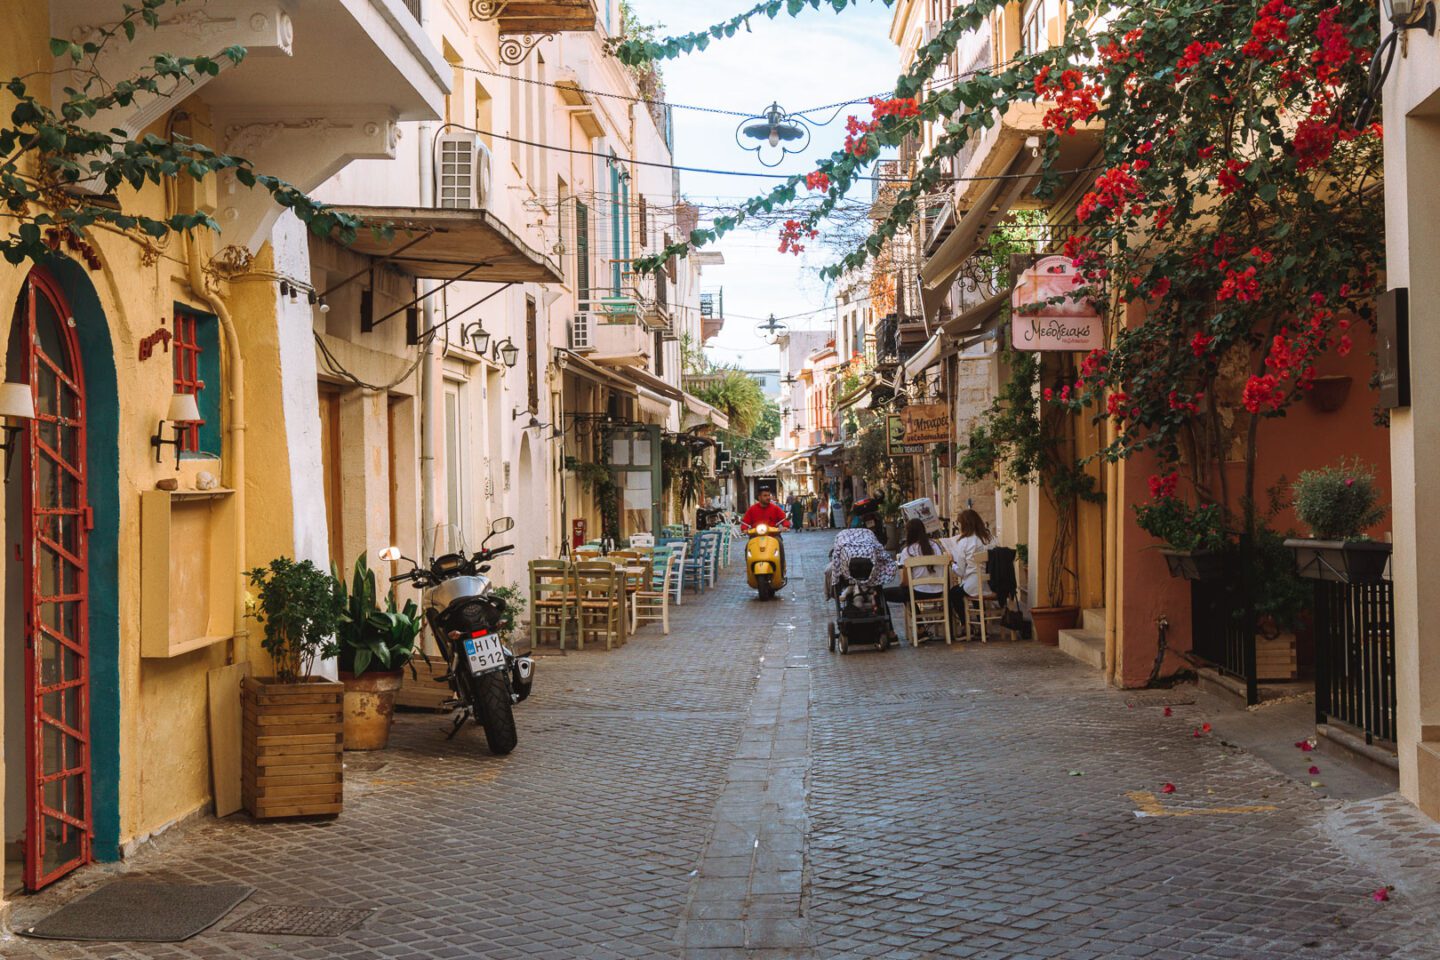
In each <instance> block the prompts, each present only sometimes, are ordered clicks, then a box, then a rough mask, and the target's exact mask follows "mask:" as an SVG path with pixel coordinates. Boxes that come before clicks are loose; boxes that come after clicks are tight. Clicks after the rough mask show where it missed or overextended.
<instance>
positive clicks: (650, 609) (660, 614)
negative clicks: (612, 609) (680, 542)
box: [630, 553, 676, 637]
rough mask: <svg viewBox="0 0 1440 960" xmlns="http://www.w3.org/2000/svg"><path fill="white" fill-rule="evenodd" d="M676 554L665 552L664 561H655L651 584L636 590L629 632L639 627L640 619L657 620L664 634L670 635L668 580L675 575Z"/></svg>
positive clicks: (631, 609)
mask: <svg viewBox="0 0 1440 960" xmlns="http://www.w3.org/2000/svg"><path fill="white" fill-rule="evenodd" d="M675 557H676V555H675V554H674V553H670V554H666V556H665V558H664V561H663V562H661V561H660V560H658V559H657V560H656V561H655V568H654V578H653V580H652V581H651V585H650V586H649V587H648V588H647V589H645V590H640V591H638V592H637V593H636V594H635V596H634V598H633V605H632V606H631V608H630V632H631V633H634V632H635V631H636V630H638V629H639V628H640V621H642V620H659V621H660V624H661V626H662V627H663V628H664V631H665V636H667V637H668V636H670V581H671V579H672V578H673V577H674V576H675V570H676V563H675Z"/></svg>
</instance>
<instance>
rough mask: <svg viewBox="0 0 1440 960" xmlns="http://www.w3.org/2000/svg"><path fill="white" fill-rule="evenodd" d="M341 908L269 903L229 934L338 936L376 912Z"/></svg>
mask: <svg viewBox="0 0 1440 960" xmlns="http://www.w3.org/2000/svg"><path fill="white" fill-rule="evenodd" d="M374 912H375V911H374V910H354V909H345V908H342V907H294V906H287V905H285V904H278V903H276V904H266V905H264V906H262V907H259V908H257V909H256V910H255V911H254V912H252V913H249V914H247V915H245V916H243V917H241V918H240V919H239V920H236V921H235V922H234V923H232V924H230V926H228V927H226V928H225V932H226V933H267V934H272V935H278V936H283V937H338V936H340V935H341V934H343V933H348V932H349V931H351V930H354V929H355V928H356V927H358V926H360V924H362V923H364V922H365V921H366V920H368V919H369V918H370V915H371V914H372V913H374Z"/></svg>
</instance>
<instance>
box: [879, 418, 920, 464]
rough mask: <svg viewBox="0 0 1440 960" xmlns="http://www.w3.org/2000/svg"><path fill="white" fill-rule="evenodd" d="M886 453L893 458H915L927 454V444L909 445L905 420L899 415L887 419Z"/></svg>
mask: <svg viewBox="0 0 1440 960" xmlns="http://www.w3.org/2000/svg"><path fill="white" fill-rule="evenodd" d="M885 427H886V431H885V453H886V454H887V455H889V456H892V457H914V456H918V455H920V454H922V453H924V452H925V444H923V443H908V442H906V441H907V440H908V439H909V438H908V437H906V435H905V419H904V418H903V417H902V416H901V415H900V414H898V413H892V414H889V415H888V416H887V417H886V418H885Z"/></svg>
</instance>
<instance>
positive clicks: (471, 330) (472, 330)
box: [460, 320, 490, 354]
mask: <svg viewBox="0 0 1440 960" xmlns="http://www.w3.org/2000/svg"><path fill="white" fill-rule="evenodd" d="M466 340H469V341H470V342H471V343H473V344H474V345H475V346H474V350H475V352H476V353H479V354H483V353H485V351H486V350H489V349H490V331H489V330H486V329H485V324H484V322H483V321H480V320H476V321H475V322H474V323H467V324H466V325H465V326H463V327H461V328H460V346H462V347H463V346H465V341H466Z"/></svg>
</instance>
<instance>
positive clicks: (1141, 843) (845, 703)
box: [0, 532, 1440, 960]
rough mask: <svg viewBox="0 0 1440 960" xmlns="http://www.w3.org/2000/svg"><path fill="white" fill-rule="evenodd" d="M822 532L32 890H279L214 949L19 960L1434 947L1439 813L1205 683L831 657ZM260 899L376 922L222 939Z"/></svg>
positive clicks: (886, 657)
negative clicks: (1150, 685)
mask: <svg viewBox="0 0 1440 960" xmlns="http://www.w3.org/2000/svg"><path fill="white" fill-rule="evenodd" d="M829 542H830V534H829V533H828V532H815V533H807V534H801V535H798V536H793V537H791V539H790V545H789V555H790V558H791V563H792V566H793V567H794V568H796V570H795V573H796V575H795V576H793V577H792V580H791V582H790V584H789V586H788V587H787V588H786V589H785V590H784V591H783V592H782V594H781V595H780V599H778V600H777V601H775V602H773V603H768V604H762V603H759V602H756V601H755V600H754V598H753V594H752V593H751V592H750V591H748V590H747V588H746V587H745V584H744V578H743V574H742V571H741V569H740V565H739V564H738V563H736V564H732V565H731V566H730V567H729V568H727V569H726V570H725V571H724V573H723V576H722V579H721V583H720V585H719V586H718V588H717V589H715V590H713V591H711V592H709V593H707V594H705V595H703V596H700V597H693V596H692V595H687V596H686V598H685V602H684V605H683V606H681V607H679V608H678V609H675V610H673V611H672V612H673V614H674V616H673V620H672V628H671V630H672V632H671V635H670V636H669V637H665V636H662V635H661V633H660V630H659V628H658V626H651V627H648V628H646V629H645V630H642V631H641V633H640V635H639V636H638V637H637V638H635V639H634V640H632V642H631V643H629V644H628V645H627V646H626V647H624V648H623V649H620V650H617V651H612V652H609V653H606V652H604V651H599V652H592V651H589V650H587V651H585V652H584V653H580V654H577V653H574V652H570V653H567V654H566V655H564V656H559V655H548V656H544V657H543V658H542V659H541V661H540V665H539V669H538V671H537V680H536V685H535V695H534V697H533V698H532V699H531V700H530V701H529V702H527V703H526V704H524V705H523V706H522V707H520V708H519V710H518V712H517V717H518V722H519V725H520V746H519V748H518V749H517V750H516V752H515V753H514V754H513V755H511V756H509V757H506V758H495V757H492V756H490V754H489V753H488V751H487V750H486V748H485V745H484V739H483V736H482V734H481V733H480V732H479V731H478V730H476V729H473V728H470V729H467V730H466V731H465V732H464V733H462V734H461V735H460V736H459V737H457V738H456V740H454V741H451V742H447V741H446V740H445V739H444V736H443V733H444V726H445V720H444V718H443V717H436V716H422V715H414V714H409V715H405V716H403V717H402V718H401V719H400V721H399V722H398V724H397V730H396V736H395V738H394V741H393V742H392V746H391V748H390V749H389V750H387V751H384V752H381V753H376V754H371V755H364V754H350V755H349V766H348V769H347V773H346V796H345V813H344V814H343V815H342V816H340V817H339V818H338V819H336V820H333V821H318V822H316V821H311V822H297V823H266V824H255V823H253V822H250V821H249V820H248V819H247V818H246V817H245V816H244V815H243V814H242V815H238V816H235V817H232V818H230V819H229V820H226V821H215V820H212V819H208V818H200V819H196V820H193V821H191V822H190V823H188V824H184V825H182V826H181V827H179V828H176V829H174V830H172V831H170V832H168V833H166V834H164V835H162V836H160V837H158V838H157V839H155V840H154V841H153V842H151V843H149V844H147V845H145V846H143V847H142V848H141V850H140V852H139V853H138V855H136V856H135V857H134V858H133V859H131V860H130V861H128V862H126V863H124V864H117V865H110V866H100V867H94V868H91V869H88V870H85V871H82V872H81V874H79V875H78V876H77V877H75V878H73V879H72V880H70V881H67V882H64V883H62V884H60V885H59V886H58V887H57V888H55V889H52V890H49V891H46V892H45V893H44V894H42V895H40V896H37V897H33V898H22V899H20V900H17V901H16V902H15V903H14V904H13V912H12V926H13V927H15V928H21V929H23V928H24V927H25V926H26V925H27V923H29V922H33V921H34V920H36V919H38V918H40V917H42V916H44V915H46V914H48V913H49V912H51V911H52V910H53V909H55V908H56V907H57V906H58V905H59V904H61V903H63V902H65V901H68V900H71V899H73V898H75V897H77V896H79V895H81V894H83V893H84V892H86V891H87V890H89V889H91V888H93V887H95V886H98V885H99V884H101V883H103V882H105V881H107V880H109V879H111V878H113V877H114V876H116V875H119V874H130V875H141V876H147V877H154V878H168V879H175V880H185V881H194V882H216V881H221V880H231V881H240V882H244V883H248V884H252V885H253V886H254V887H255V888H256V892H255V894H254V895H253V896H252V897H251V898H250V899H249V900H247V901H246V902H245V903H243V904H241V906H240V907H239V908H238V909H237V910H236V911H235V912H234V913H233V914H232V915H231V916H230V917H227V918H226V919H225V920H224V921H222V922H221V923H220V924H219V925H217V926H216V927H215V928H212V929H211V930H210V931H208V932H206V933H205V934H202V935H201V936H199V937H196V938H194V939H192V940H190V941H188V942H185V943H180V944H153V945H124V944H85V943H58V942H46V941H33V940H26V939H24V938H20V937H15V936H7V937H5V938H4V939H3V940H0V955H3V956H4V957H6V958H15V960H69V958H89V957H147V958H176V960H179V958H191V957H271V956H274V957H297V958H305V960H308V958H328V957H346V958H357V960H358V958H371V957H376V958H379V957H394V958H412V957H413V958H428V957H435V958H452V957H453V958H465V957H477V958H479V957H483V958H487V960H501V958H510V957H515V958H519V957H526V958H539V957H546V958H549V957H554V958H566V957H615V958H640V957H681V956H689V957H697V958H705V957H713V958H717V960H718V958H722V957H743V956H753V957H826V958H828V957H869V956H876V957H889V958H905V957H931V956H935V957H975V958H981V957H983V958H995V960H1000V958H1042V957H1056V958H1065V960H1084V958H1101V957H1104V958H1108V957H1152V958H1157V960H1160V958H1181V957H1234V958H1248V960H1253V958H1268V957H1286V958H1290V957H1295V958H1309V957H1315V958H1320V957H1325V958H1341V957H1343V958H1356V960H1359V958H1375V957H1395V958H1411V960H1421V958H1433V957H1436V956H1440V946H1437V944H1440V915H1437V914H1436V912H1435V909H1434V905H1435V903H1436V902H1437V900H1436V897H1437V895H1440V827H1436V826H1435V825H1434V824H1431V823H1430V822H1429V821H1427V820H1424V819H1423V818H1421V817H1420V816H1419V815H1418V814H1416V813H1414V812H1413V811H1412V810H1411V809H1410V808H1409V807H1408V806H1407V805H1406V804H1404V803H1403V802H1402V801H1400V800H1398V799H1397V798H1396V797H1393V796H1382V797H1379V798H1376V799H1372V800H1367V801H1360V802H1349V803H1346V802H1341V801H1336V800H1326V799H1322V798H1320V797H1319V796H1318V795H1317V791H1315V790H1313V789H1312V788H1311V787H1310V786H1309V785H1308V784H1307V783H1305V782H1304V781H1303V779H1302V780H1297V779H1295V778H1294V777H1292V776H1289V775H1287V774H1286V773H1285V772H1282V771H1279V770H1277V769H1276V768H1274V767H1272V766H1270V765H1269V764H1267V763H1265V762H1264V761H1262V760H1260V759H1258V758H1256V757H1255V756H1253V755H1251V754H1249V753H1247V752H1245V751H1243V750H1240V749H1239V748H1237V747H1233V746H1230V745H1228V744H1227V743H1226V742H1225V726H1224V717H1223V715H1220V714H1209V713H1205V712H1204V711H1203V709H1202V707H1201V706H1199V705H1197V704H1196V702H1195V698H1194V696H1193V695H1191V694H1188V693H1186V692H1185V691H1184V690H1183V689H1182V690H1180V691H1173V692H1169V693H1165V692H1159V691H1150V692H1145V693H1143V694H1142V693H1137V692H1124V691H1116V690H1109V689H1106V688H1105V687H1104V685H1103V684H1102V682H1101V681H1100V679H1099V677H1098V675H1097V674H1096V673H1094V672H1093V671H1091V670H1090V669H1089V668H1088V667H1084V666H1081V665H1080V664H1078V663H1076V662H1074V661H1072V660H1069V659H1068V658H1066V657H1065V656H1063V655H1062V654H1060V653H1058V652H1056V651H1054V650H1050V649H1045V648H1041V647H1038V646H1036V645H1034V644H1031V643H1009V642H996V643H991V644H988V645H985V646H981V645H979V644H971V645H956V646H954V647H950V648H946V647H945V646H944V645H943V644H938V645H937V644H931V645H928V646H925V647H922V648H919V649H914V648H911V647H909V646H905V647H902V648H900V649H893V648H892V649H891V650H889V651H887V652H884V653H877V652H868V651H866V652H858V651H857V652H855V653H852V654H851V655H849V656H846V657H841V656H839V655H838V654H830V653H828V652H827V650H826V647H825V639H824V638H825V629H824V625H825V622H826V620H827V618H828V609H827V605H826V603H825V601H824V599H823V597H822V595H821V568H822V565H823V563H824V560H825V553H826V549H827V548H828V545H829ZM737 552H738V547H737ZM1167 704H1173V716H1171V717H1165V716H1164V707H1165V706H1166V705H1167ZM1206 721H1211V722H1213V724H1214V728H1213V730H1212V731H1211V732H1209V733H1208V734H1202V735H1201V736H1199V737H1196V736H1195V735H1194V731H1195V730H1196V729H1197V728H1199V727H1200V726H1201V724H1202V723H1204V722H1206ZM1310 762H1311V758H1310V756H1309V755H1305V754H1301V753H1300V752H1299V751H1296V758H1295V760H1294V763H1296V764H1297V765H1299V766H1300V767H1301V768H1302V769H1303V768H1304V767H1305V766H1308V764H1309V763H1310ZM1315 762H1317V763H1320V764H1322V765H1323V764H1326V763H1330V762H1332V761H1329V760H1325V759H1322V760H1318V761H1315ZM1291 772H1293V771H1291ZM1167 783H1168V784H1173V785H1174V787H1175V790H1174V792H1173V793H1165V792H1164V785H1165V784H1167ZM1389 885H1393V886H1394V891H1393V892H1392V893H1391V894H1390V899H1389V900H1388V902H1377V901H1376V900H1375V899H1373V897H1372V894H1373V893H1374V892H1375V891H1376V890H1378V889H1380V888H1383V887H1386V886H1389ZM270 904H286V905H307V906H314V907H320V908H344V909H353V908H361V909H373V910H374V913H373V914H371V915H370V916H369V917H368V919H366V920H365V922H364V923H363V924H362V925H361V926H360V927H358V928H357V929H354V930H352V931H351V932H349V933H347V934H345V935H343V936H341V937H336V938H301V937H275V936H261V935H253V934H243V933H236V932H227V930H226V929H225V928H226V927H227V926H229V925H230V924H232V923H234V922H235V920H236V919H237V918H241V917H244V916H246V915H248V914H249V913H250V912H252V911H254V910H256V909H259V908H262V907H264V906H265V905H270Z"/></svg>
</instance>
